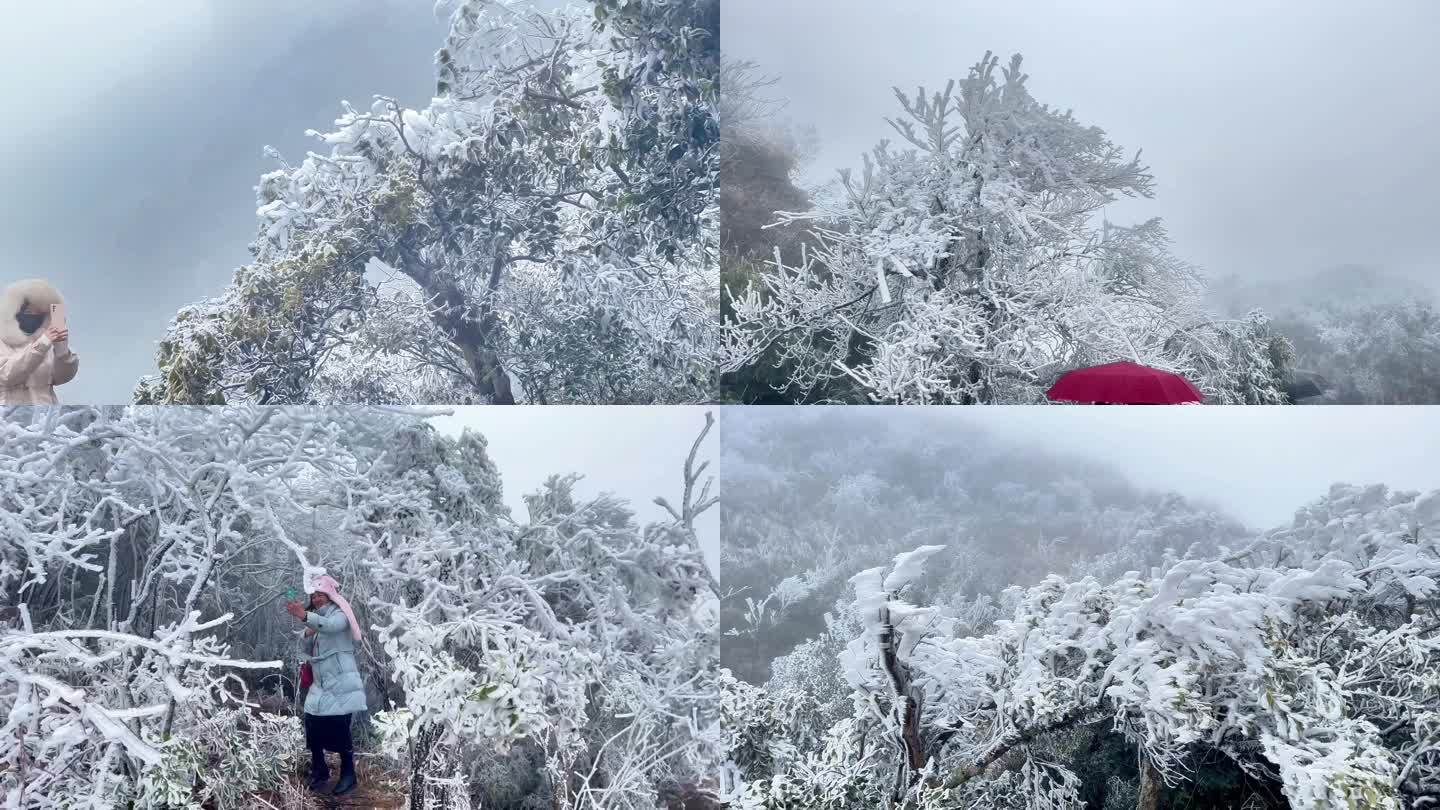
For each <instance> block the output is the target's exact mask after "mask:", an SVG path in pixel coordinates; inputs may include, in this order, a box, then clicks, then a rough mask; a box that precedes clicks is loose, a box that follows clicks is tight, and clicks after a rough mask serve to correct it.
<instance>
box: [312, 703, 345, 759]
mask: <svg viewBox="0 0 1440 810" xmlns="http://www.w3.org/2000/svg"><path fill="white" fill-rule="evenodd" d="M353 716H354V715H349V714H335V715H319V714H310V713H309V712H306V713H305V747H306V748H309V749H310V750H311V751H317V750H324V751H334V752H336V753H338V754H348V753H350V751H351V745H352V741H351V739H350V718H351V717H353Z"/></svg>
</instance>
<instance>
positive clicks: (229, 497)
mask: <svg viewBox="0 0 1440 810" xmlns="http://www.w3.org/2000/svg"><path fill="white" fill-rule="evenodd" d="M7 417H8V418H7V419H6V420H5V421H0V590H3V595H4V602H3V604H0V717H3V718H4V719H3V724H4V725H3V727H0V740H4V742H3V743H0V761H3V763H4V764H3V765H0V794H3V795H4V796H5V798H6V804H5V806H6V807H13V808H17V810H55V809H56V808H74V807H95V808H102V807H103V808H110V807H115V806H128V805H127V804H126V803H127V802H133V806H137V807H161V806H167V807H182V806H183V807H200V806H202V805H204V806H207V807H209V806H215V807H219V808H222V810H228V809H229V808H238V807H252V806H254V796H253V794H254V793H255V792H257V791H261V790H268V789H275V788H277V786H279V785H280V784H281V783H282V782H283V781H284V779H285V778H286V776H287V775H288V773H289V770H290V767H291V762H292V759H293V757H294V756H295V755H296V754H298V753H300V752H302V751H303V747H302V743H301V737H300V735H301V728H300V722H299V718H298V717H296V716H294V714H293V713H290V712H286V711H285V705H284V704H285V701H286V697H287V696H289V695H293V693H294V689H295V688H294V679H295V674H296V673H295V656H296V649H297V647H296V644H297V641H298V636H297V632H298V627H297V626H296V625H295V624H294V622H286V621H285V619H286V618H288V617H286V616H285V614H284V611H283V609H282V603H283V601H284V599H285V598H286V596H285V594H286V592H287V591H292V592H293V591H299V592H303V591H304V590H305V589H306V588H307V583H308V582H309V581H310V580H311V579H312V578H313V577H314V576H316V575H318V574H320V573H331V574H333V575H334V576H335V577H336V578H337V579H338V580H339V581H340V583H341V588H342V590H343V591H344V592H345V593H346V594H347V596H348V597H349V599H350V600H351V602H352V604H353V605H355V607H356V611H357V613H358V615H359V621H360V624H361V625H363V627H362V631H363V634H362V639H361V643H360V644H359V645H358V646H359V648H360V652H359V653H358V655H359V657H360V659H361V669H362V671H363V672H364V674H365V677H366V689H367V692H369V694H370V701H369V702H370V705H371V707H372V709H373V710H376V714H375V715H374V717H373V718H372V722H373V728H374V730H375V732H376V734H375V736H376V737H377V738H378V739H379V740H380V743H381V750H380V751H379V752H377V753H378V755H379V756H381V757H383V759H384V761H385V762H388V763H390V765H389V767H391V768H393V769H394V770H395V771H397V772H399V773H402V774H404V775H405V776H406V777H407V778H408V780H409V789H408V791H407V793H408V798H409V801H410V806H411V807H414V808H421V807H457V806H469V805H466V804H465V802H472V803H475V804H476V805H478V806H495V805H496V804H497V802H498V801H499V800H498V799H497V798H496V797H502V796H511V797H512V798H513V797H515V796H518V797H520V798H516V799H515V801H517V802H518V801H519V800H520V799H521V798H525V797H531V798H530V800H531V801H532V802H538V801H543V802H545V803H546V804H547V806H553V807H563V808H580V807H597V806H603V807H614V808H634V809H635V810H655V808H659V807H665V806H668V805H670V804H672V803H673V802H674V801H675V797H677V796H695V795H704V794H705V793H706V792H707V791H709V790H711V789H712V788H713V780H714V771H715V763H716V761H717V757H718V751H719V746H720V739H719V729H718V716H717V711H718V710H717V707H716V697H715V696H716V691H717V682H716V670H717V658H718V655H719V647H718V643H717V638H718V636H717V618H718V605H717V594H716V592H715V588H714V581H713V576H712V574H711V572H709V571H708V570H707V569H706V567H705V563H704V557H703V555H702V554H701V551H700V549H699V547H698V542H697V541H696V538H695V531H694V519H695V517H696V516H697V515H699V514H701V513H702V512H703V511H704V510H705V509H707V508H709V507H711V506H713V504H714V498H713V497H712V496H710V494H709V491H710V484H709V483H708V480H707V479H705V478H704V477H703V472H704V466H703V464H698V463H697V459H696V452H697V450H696V449H695V448H696V447H698V445H699V442H698V441H697V442H696V445H695V446H694V447H689V448H687V447H677V448H676V452H675V456H676V460H677V462H678V461H680V460H684V459H686V458H687V456H686V454H687V451H688V453H689V456H688V462H687V463H686V465H685V475H684V477H683V480H677V481H676V493H673V494H672V493H666V494H665V498H667V499H668V500H667V502H668V503H671V504H674V515H675V516H674V517H673V518H666V519H663V520H661V521H658V522H655V523H650V524H647V525H640V524H638V523H637V521H636V520H635V519H634V514H633V512H632V511H631V509H630V506H629V504H627V503H625V502H624V501H621V500H618V499H616V498H614V497H612V496H601V497H599V498H597V499H594V500H592V501H589V502H583V501H580V500H579V499H577V498H576V497H575V496H574V493H573V487H572V485H573V483H574V480H575V477H574V476H556V477H554V478H552V479H551V480H550V482H549V483H548V484H547V485H546V486H545V487H544V488H543V489H542V490H541V491H539V492H537V493H535V494H533V495H532V496H531V497H529V498H528V501H529V503H530V504H531V508H530V514H529V515H528V516H527V517H525V518H523V519H520V518H516V517H514V516H512V515H511V514H510V513H509V510H508V509H507V508H506V507H505V506H504V505H503V501H502V500H501V492H502V489H501V472H500V470H498V469H497V468H496V466H495V464H494V463H493V461H492V460H491V459H490V458H489V455H488V453H487V451H486V444H485V440H484V439H483V437H481V436H479V435H477V434H474V433H467V434H465V435H462V436H461V437H459V438H448V437H444V436H441V435H438V434H437V433H436V431H435V430H434V429H433V428H432V427H431V426H430V425H429V424H428V423H427V422H426V421H425V414H423V413H412V412H405V411H398V410H373V409H366V408H355V407H349V408H281V407H266V406H255V405H246V406H226V407H212V408H175V407H165V408H152V407H146V406H132V407H129V408H123V409H116V408H112V409H105V410H96V409H90V408H78V409H59V408H52V409H31V410H28V411H16V412H12V413H10V414H7ZM705 430H706V431H707V432H708V430H709V426H708V424H707V426H706V428H705ZM702 436H703V434H702ZM362 722H363V720H362ZM217 769H223V773H224V774H225V778H224V779H216V778H215V774H216V773H217Z"/></svg>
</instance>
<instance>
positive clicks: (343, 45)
mask: <svg viewBox="0 0 1440 810" xmlns="http://www.w3.org/2000/svg"><path fill="white" fill-rule="evenodd" d="M432 9H433V3H432V2H430V0H305V2H303V3H294V2H286V1H285V0H247V2H243V3H237V2H233V1H232V0H183V2H182V0H169V2H156V1H155V0H61V1H60V2H53V3H35V2H32V3H26V4H24V5H23V6H21V4H18V3H12V4H10V6H9V7H7V9H6V14H5V24H4V25H3V26H0V87H3V90H4V97H5V99H6V102H7V107H8V109H7V112H6V115H5V119H6V123H5V126H4V127H0V150H3V154H4V158H3V159H0V188H4V190H5V193H4V195H3V197H0V257H3V258H0V286H3V284H8V283H9V282H11V281H13V280H16V279H19V278H27V277H34V276H39V277H43V278H49V279H51V280H52V281H53V282H54V283H55V284H56V286H57V287H59V288H60V291H61V292H62V293H63V294H64V295H65V296H66V299H67V303H68V308H69V321H70V327H71V343H72V345H73V346H74V348H75V351H76V352H77V353H78V354H79V355H80V357H81V367H80V374H79V376H78V377H77V378H76V379H75V380H74V381H73V382H71V383H69V384H67V385H64V386H62V387H61V388H60V389H59V395H60V398H61V400H62V401H64V402H69V403H121V402H128V401H130V397H131V392H132V390H133V389H134V386H135V383H136V381H137V380H138V379H139V378H140V377H141V376H142V375H144V374H149V373H154V371H155V364H154V355H155V344H156V342H157V341H158V340H159V339H160V338H161V337H162V336H163V335H164V332H165V328H166V326H167V325H168V324H169V322H170V318H171V317H172V316H173V315H174V314H175V311H176V310H177V309H179V308H180V307H181V306H183V305H185V304H187V303H191V302H194V301H197V300H200V299H202V298H205V297H209V296H214V295H218V294H219V293H220V292H221V291H222V290H223V289H224V287H225V286H226V285H227V284H228V283H229V281H230V278H231V275H232V273H233V272H234V270H235V268H236V267H237V266H239V265H241V264H244V263H245V262H247V261H248V260H249V258H250V257H249V253H248V251H247V250H246V246H247V245H248V244H249V243H250V241H251V239H252V238H253V237H254V234H255V229H256V220H255V192H254V190H253V189H254V186H255V184H256V182H257V181H258V180H259V177H260V175H261V174H262V173H264V172H267V171H271V170H273V169H275V168H277V166H276V165H275V163H274V162H273V161H271V160H270V159H268V158H266V157H265V156H264V154H263V152H262V149H263V147H264V146H265V145H267V144H269V145H273V146H275V147H276V148H278V149H279V150H280V152H281V154H282V155H284V156H285V158H286V159H287V160H289V161H290V162H291V163H298V162H299V161H300V160H302V159H303V158H304V156H305V152H306V151H307V150H311V149H315V148H316V146H317V142H316V141H314V140H312V139H310V138H307V137H305V134H304V133H305V130H306V129H317V130H320V131H322V132H323V131H327V130H329V129H330V128H331V124H332V122H333V121H334V120H335V118H336V117H338V116H339V115H340V113H341V108H340V102H341V100H342V99H344V100H349V101H351V102H353V103H355V104H356V106H359V107H362V108H363V107H367V106H369V104H370V99H371V96H373V95H375V94H385V95H391V96H394V97H396V98H398V99H400V101H401V102H402V103H404V104H406V105H408V106H411V107H416V106H421V107H423V106H424V105H425V104H427V103H428V102H429V99H430V96H431V95H432V94H433V92H434V72H433V60H434V54H435V51H436V50H437V49H438V48H439V47H440V45H441V44H442V42H443V40H444V36H445V30H446V27H445V24H444V20H443V19H436V18H435V16H434V15H433V13H432Z"/></svg>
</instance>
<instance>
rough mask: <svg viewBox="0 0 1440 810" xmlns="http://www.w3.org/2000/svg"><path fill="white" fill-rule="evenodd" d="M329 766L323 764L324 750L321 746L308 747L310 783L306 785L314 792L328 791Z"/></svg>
mask: <svg viewBox="0 0 1440 810" xmlns="http://www.w3.org/2000/svg"><path fill="white" fill-rule="evenodd" d="M329 784H330V766H329V765H326V764H325V750H324V749H322V748H311V749H310V784H309V785H308V787H309V788H310V790H311V791H312V792H314V793H319V794H321V795H324V794H326V793H329V792H330V788H329Z"/></svg>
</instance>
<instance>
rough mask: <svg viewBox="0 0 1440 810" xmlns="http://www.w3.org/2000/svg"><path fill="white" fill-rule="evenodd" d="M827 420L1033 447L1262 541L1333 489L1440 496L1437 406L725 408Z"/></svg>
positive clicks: (774, 426) (780, 418) (732, 413)
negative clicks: (1192, 503) (830, 416)
mask: <svg viewBox="0 0 1440 810" xmlns="http://www.w3.org/2000/svg"><path fill="white" fill-rule="evenodd" d="M827 411H829V412H835V413H839V412H841V411H843V412H844V413H845V414H846V415H847V417H848V418H851V419H857V418H858V419H873V420H875V424H876V425H877V430H878V429H880V427H881V426H883V427H885V428H888V429H892V430H896V431H900V432H901V433H908V432H910V431H914V433H915V435H917V436H928V435H932V434H935V433H936V432H938V431H943V430H944V429H945V426H946V425H950V424H953V425H957V426H966V428H967V432H968V430H969V429H973V428H971V427H970V426H973V427H974V428H980V429H981V430H983V431H985V432H986V433H988V434H990V435H992V436H995V437H997V438H1000V439H1002V440H1004V441H1006V443H1010V442H1014V443H1015V452H1017V453H1025V452H1027V448H1032V447H1033V448H1039V449H1040V450H1041V451H1044V452H1047V453H1061V454H1064V455H1070V456H1078V457H1080V458H1084V459H1090V460H1093V461H1098V462H1101V463H1104V464H1107V465H1109V466H1111V467H1113V468H1114V469H1115V470H1117V471H1118V472H1119V473H1121V474H1122V475H1124V476H1125V477H1126V478H1127V479H1128V480H1129V481H1130V482H1131V483H1133V484H1134V485H1136V486H1138V487H1140V488H1142V489H1146V490H1151V491H1156V492H1166V491H1173V492H1177V493H1179V494H1180V495H1183V496H1186V497H1188V498H1192V499H1198V500H1202V501H1205V502H1208V503H1212V504H1215V505H1217V506H1219V507H1220V508H1221V509H1223V510H1224V511H1226V512H1227V513H1228V514H1230V515H1232V516H1233V517H1235V518H1237V519H1239V520H1241V521H1242V522H1244V523H1245V524H1246V525H1248V526H1249V527H1250V528H1252V529H1257V530H1266V529H1272V528H1276V527H1278V526H1280V525H1282V524H1288V523H1289V521H1290V519H1291V518H1292V517H1293V516H1294V514H1295V510H1296V509H1298V508H1300V507H1302V506H1304V505H1306V504H1308V503H1311V502H1312V501H1315V500H1317V499H1319V498H1321V497H1323V496H1324V495H1325V494H1326V493H1327V492H1328V491H1329V489H1330V485H1331V484H1334V483H1347V484H1358V485H1367V484H1386V485H1388V486H1390V487H1391V488H1392V489H1410V490H1420V491H1422V492H1425V491H1430V490H1435V489H1440V464H1437V463H1436V459H1440V418H1437V415H1440V409H1437V408H1435V407H1433V406H1408V405H1374V406H1362V405H1337V406H1331V407H1317V408H1284V407H1266V406H1260V405H1257V406H1244V405H1231V406H1226V407H1223V408H1207V407H1204V406H1173V407H1123V406H1122V407H1109V408H1102V407H1092V406H1060V405H1057V406H1036V405H1011V406H995V407H974V408H960V407H955V408H917V407H913V406H912V407H908V408H898V407H897V406H871V407H869V408H846V407H845V406H834V407H829V408H826V407H822V406H812V407H807V408H791V409H784V410H782V409H778V408H759V409H758V410H757V409H756V407H755V406H751V407H748V408H733V407H732V408H726V409H725V413H724V415H723V419H722V421H723V422H724V423H726V424H733V423H732V422H731V420H742V419H762V420H766V421H767V423H768V424H769V425H770V427H769V429H770V430H783V429H784V426H783V425H784V422H785V420H786V418H788V419H792V420H809V419H823V418H825V417H824V413H825V412H827ZM900 413H903V414H904V418H898V415H899V414H900ZM843 439H844V437H843V436H840V435H837V437H836V440H837V441H843ZM1037 454H1038V453H1037ZM964 463H966V462H965V459H963V458H959V459H956V464H964Z"/></svg>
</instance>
